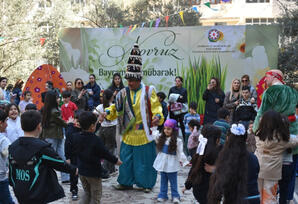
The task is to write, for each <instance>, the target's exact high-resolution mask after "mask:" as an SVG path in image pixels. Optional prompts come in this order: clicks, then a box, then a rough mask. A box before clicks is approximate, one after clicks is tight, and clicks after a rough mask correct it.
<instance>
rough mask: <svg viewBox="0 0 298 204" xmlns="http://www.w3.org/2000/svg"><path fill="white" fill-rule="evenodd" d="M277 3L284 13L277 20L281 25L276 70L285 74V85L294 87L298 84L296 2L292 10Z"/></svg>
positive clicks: (297, 4) (297, 18)
mask: <svg viewBox="0 0 298 204" xmlns="http://www.w3.org/2000/svg"><path fill="white" fill-rule="evenodd" d="M278 3H279V5H280V7H281V8H282V10H283V11H284V12H283V16H282V18H280V19H278V23H279V24H280V25H281V34H280V50H279V55H278V68H279V69H280V70H282V71H283V73H284V74H285V81H286V83H287V84H289V85H295V84H297V83H298V73H297V70H298V25H297V22H298V2H296V6H297V7H296V8H295V7H294V8H292V9H290V8H288V7H287V5H285V4H284V3H282V2H281V1H279V0H278Z"/></svg>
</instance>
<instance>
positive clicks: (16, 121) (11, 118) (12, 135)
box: [5, 103, 24, 143]
mask: <svg viewBox="0 0 298 204" xmlns="http://www.w3.org/2000/svg"><path fill="white" fill-rule="evenodd" d="M5 111H6V114H7V115H8V119H7V127H6V133H7V137H8V139H9V140H10V142H11V143H13V142H14V141H15V140H16V139H18V138H19V137H21V136H24V132H23V130H22V127H21V120H20V116H19V115H20V111H19V108H18V106H17V105H16V104H14V103H11V104H9V105H7V106H6V110H5Z"/></svg>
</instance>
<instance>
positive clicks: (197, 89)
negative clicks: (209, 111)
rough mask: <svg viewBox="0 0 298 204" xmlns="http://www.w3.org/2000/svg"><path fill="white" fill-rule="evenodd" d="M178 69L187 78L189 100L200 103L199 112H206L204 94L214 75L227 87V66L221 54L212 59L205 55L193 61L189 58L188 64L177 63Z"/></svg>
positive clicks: (222, 87)
mask: <svg viewBox="0 0 298 204" xmlns="http://www.w3.org/2000/svg"><path fill="white" fill-rule="evenodd" d="M177 70H178V73H179V75H180V76H182V77H183V78H185V79H187V80H185V82H184V84H183V86H184V88H186V89H187V97H188V98H187V99H188V102H189V103H190V102H197V103H198V109H197V112H198V113H199V114H203V113H204V112H205V101H204V100H203V98H202V95H203V93H204V91H205V90H206V88H207V86H208V83H209V81H210V79H211V78H212V77H216V78H218V79H219V80H220V87H221V89H222V90H224V89H225V80H226V75H227V66H224V67H222V65H221V63H220V58H219V56H217V57H213V58H212V59H211V60H210V61H207V60H206V58H205V57H204V56H201V57H200V58H198V59H194V60H193V61H191V59H189V64H188V66H184V65H182V66H181V67H179V66H178V65H177Z"/></svg>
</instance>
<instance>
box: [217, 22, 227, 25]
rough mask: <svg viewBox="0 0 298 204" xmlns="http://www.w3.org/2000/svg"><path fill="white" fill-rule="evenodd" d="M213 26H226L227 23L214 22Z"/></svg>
mask: <svg viewBox="0 0 298 204" xmlns="http://www.w3.org/2000/svg"><path fill="white" fill-rule="evenodd" d="M214 25H227V22H215V23H214Z"/></svg>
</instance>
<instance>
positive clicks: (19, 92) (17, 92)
mask: <svg viewBox="0 0 298 204" xmlns="http://www.w3.org/2000/svg"><path fill="white" fill-rule="evenodd" d="M23 84H24V82H23V80H22V79H18V80H17V82H16V83H15V85H14V87H13V89H12V93H13V94H14V96H15V99H14V103H15V104H17V105H19V103H20V101H21V96H22V87H23Z"/></svg>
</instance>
